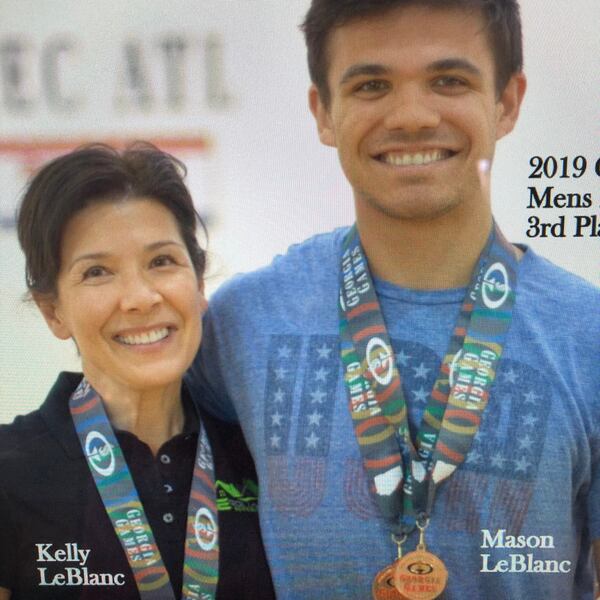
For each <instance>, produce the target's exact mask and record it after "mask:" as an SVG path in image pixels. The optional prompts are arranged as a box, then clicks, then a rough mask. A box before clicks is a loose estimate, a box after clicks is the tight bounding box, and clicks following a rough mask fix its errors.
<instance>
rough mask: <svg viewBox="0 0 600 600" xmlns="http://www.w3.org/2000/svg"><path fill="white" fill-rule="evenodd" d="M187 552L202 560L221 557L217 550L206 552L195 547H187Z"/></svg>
mask: <svg viewBox="0 0 600 600" xmlns="http://www.w3.org/2000/svg"><path fill="white" fill-rule="evenodd" d="M186 550H187V552H188V553H189V554H190V555H191V556H193V557H194V558H201V559H202V560H217V558H218V557H219V555H218V553H217V551H216V550H211V551H210V552H204V550H194V549H193V548H186Z"/></svg>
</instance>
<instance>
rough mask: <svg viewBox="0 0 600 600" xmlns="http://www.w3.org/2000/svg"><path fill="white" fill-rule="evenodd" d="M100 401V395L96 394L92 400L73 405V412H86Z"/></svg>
mask: <svg viewBox="0 0 600 600" xmlns="http://www.w3.org/2000/svg"><path fill="white" fill-rule="evenodd" d="M99 401H100V397H99V396H94V397H93V398H92V399H91V400H88V401H87V402H86V403H85V404H81V405H79V406H73V407H72V408H71V412H72V413H74V414H76V415H80V414H81V413H84V412H86V411H88V410H90V408H92V407H93V406H95V405H96V404H98V402H99Z"/></svg>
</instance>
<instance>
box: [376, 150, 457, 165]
mask: <svg viewBox="0 0 600 600" xmlns="http://www.w3.org/2000/svg"><path fill="white" fill-rule="evenodd" d="M455 154H456V152H453V151H451V150H447V149H441V148H439V149H435V150H423V151H421V152H400V151H392V152H384V153H382V154H378V155H376V156H375V159H376V160H378V161H380V162H383V163H385V164H388V165H392V166H395V167H408V166H415V165H417V166H418V165H428V164H430V163H433V162H438V161H441V160H446V159H448V158H451V157H452V156H454V155H455Z"/></svg>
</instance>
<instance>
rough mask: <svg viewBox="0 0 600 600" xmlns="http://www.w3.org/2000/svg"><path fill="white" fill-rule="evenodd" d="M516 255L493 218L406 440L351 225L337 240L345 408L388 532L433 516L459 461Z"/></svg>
mask: <svg viewBox="0 0 600 600" xmlns="http://www.w3.org/2000/svg"><path fill="white" fill-rule="evenodd" d="M517 268H518V262H517V259H516V256H515V253H514V249H513V248H512V246H511V245H510V244H509V243H508V242H507V241H506V240H505V239H504V237H503V236H502V233H501V232H500V230H499V229H498V227H497V226H496V225H494V228H493V230H492V232H491V234H490V236H489V239H488V241H487V243H486V246H485V248H484V249H483V252H482V253H481V255H480V257H479V259H478V261H477V265H476V267H475V269H474V271H473V275H472V277H471V282H470V284H469V287H468V290H467V294H466V296H465V299H464V300H463V304H462V307H461V310H460V314H459V317H458V320H457V323H456V325H455V328H454V332H453V334H452V338H451V340H450V344H449V348H448V350H447V352H446V355H445V356H444V360H443V361H442V365H441V368H440V372H439V374H438V377H437V380H436V382H435V384H434V386H433V390H432V391H431V394H430V396H429V401H428V403H427V407H426V409H425V413H424V415H423V420H422V423H421V426H420V429H419V431H418V434H417V439H416V448H415V447H414V446H413V443H412V441H411V437H410V432H409V428H408V419H407V404H406V399H405V397H404V393H403V391H402V383H401V380H400V374H399V373H398V369H397V367H396V360H395V357H394V353H393V350H392V345H391V342H390V339H389V336H388V332H387V328H386V325H385V322H384V319H383V315H382V313H381V308H380V306H379V301H378V299H377V294H376V292H375V287H374V285H373V280H372V278H371V274H370V271H369V266H368V264H367V260H366V257H365V255H364V252H363V250H362V247H361V245H360V239H359V236H358V231H357V229H356V226H354V227H353V228H352V229H351V230H350V231H349V232H348V234H347V236H346V238H345V239H344V244H343V251H342V261H341V277H340V299H339V313H340V336H341V357H342V362H343V365H344V378H345V382H346V387H347V392H348V399H349V408H350V413H351V415H352V420H353V424H354V432H355V435H356V438H357V441H358V444H359V447H360V450H361V453H362V456H363V464H364V467H365V470H366V472H367V475H368V477H369V480H370V483H371V489H372V492H373V494H374V496H375V499H376V501H377V504H378V505H379V508H380V510H381V513H382V515H383V516H384V518H385V519H386V521H388V522H389V524H390V528H391V529H392V532H393V533H394V534H395V535H396V536H399V537H401V536H405V535H407V534H408V533H410V532H411V531H412V530H413V529H414V528H415V524H416V522H417V519H418V518H419V519H423V518H428V516H429V514H430V513H431V509H432V505H433V500H434V495H435V489H436V486H437V485H439V484H440V482H442V481H443V480H444V479H446V478H447V477H449V476H450V475H451V474H452V473H453V472H454V470H455V469H456V468H457V467H458V466H459V465H460V464H461V463H462V461H463V460H464V459H465V456H466V455H467V453H468V451H469V448H470V447H471V444H472V442H473V438H474V436H475V434H476V433H477V430H478V428H479V424H480V421H481V417H482V414H483V411H484V409H485V407H486V404H487V401H488V398H489V393H490V387H491V385H492V383H493V381H494V378H495V375H496V370H497V368H498V361H499V360H500V356H501V354H502V347H503V344H504V339H505V336H506V333H507V331H508V329H509V326H510V322H511V317H512V309H513V305H514V302H515V290H516V285H517Z"/></svg>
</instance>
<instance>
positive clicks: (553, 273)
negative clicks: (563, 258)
mask: <svg viewBox="0 0 600 600" xmlns="http://www.w3.org/2000/svg"><path fill="white" fill-rule="evenodd" d="M523 267H525V268H524V269H522V270H521V272H522V274H523V281H522V283H523V284H524V287H525V289H526V290H527V292H528V293H532V294H535V295H536V296H539V297H540V298H550V299H552V303H553V304H554V305H555V306H556V305H564V306H565V307H566V306H569V305H572V304H580V303H582V302H586V303H590V304H589V305H590V308H591V307H592V306H595V307H599V303H600V288H599V287H597V286H595V285H594V284H592V283H591V282H589V281H587V280H586V279H583V278H582V277H580V276H579V275H575V274H574V273H571V272H570V271H567V270H565V269H563V268H562V267H559V266H558V265H556V264H554V263H552V262H550V261H549V260H548V259H546V258H543V257H542V256H540V255H538V254H536V253H535V252H533V251H531V250H529V251H528V252H527V254H526V258H525V259H524V261H523ZM598 312H599V314H600V311H598Z"/></svg>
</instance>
